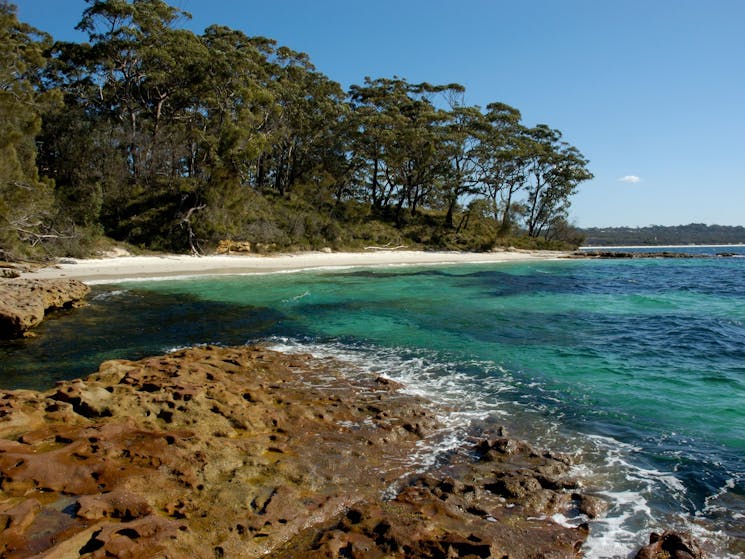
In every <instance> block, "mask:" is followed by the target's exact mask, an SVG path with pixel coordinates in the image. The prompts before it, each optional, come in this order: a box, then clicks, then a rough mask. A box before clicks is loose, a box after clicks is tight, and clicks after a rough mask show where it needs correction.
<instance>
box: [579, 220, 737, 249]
mask: <svg viewBox="0 0 745 559" xmlns="http://www.w3.org/2000/svg"><path fill="white" fill-rule="evenodd" d="M581 233H582V234H583V235H584V237H585V241H584V244H586V245H587V246H624V245H626V246H628V245H632V246H636V245H640V246H659V245H728V244H729V245H736V244H741V243H745V227H742V226H728V225H705V224H703V223H690V224H688V225H675V226H662V225H650V226H648V227H602V228H599V227H594V228H588V229H582V230H581Z"/></svg>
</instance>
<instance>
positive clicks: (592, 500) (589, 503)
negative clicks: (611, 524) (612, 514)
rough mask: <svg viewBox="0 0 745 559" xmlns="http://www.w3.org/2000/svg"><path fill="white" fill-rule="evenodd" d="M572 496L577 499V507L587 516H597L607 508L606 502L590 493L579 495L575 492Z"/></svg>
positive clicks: (601, 514) (602, 513)
mask: <svg viewBox="0 0 745 559" xmlns="http://www.w3.org/2000/svg"><path fill="white" fill-rule="evenodd" d="M572 498H573V499H575V500H576V501H577V509H578V510H579V512H580V513H582V514H584V515H585V516H587V518H590V519H593V518H599V517H601V516H603V515H604V514H605V512H606V511H607V510H608V502H607V501H605V500H604V499H601V498H600V497H594V496H592V495H580V494H579V493H575V494H574V495H572Z"/></svg>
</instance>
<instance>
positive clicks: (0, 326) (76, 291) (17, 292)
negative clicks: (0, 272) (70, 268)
mask: <svg viewBox="0 0 745 559" xmlns="http://www.w3.org/2000/svg"><path fill="white" fill-rule="evenodd" d="M89 291H90V288H89V287H88V286H87V285H85V284H84V283H82V282H80V281H77V280H74V279H55V280H52V279H47V280H43V279H0V337H2V338H12V337H17V336H21V335H23V334H24V332H26V331H28V330H30V329H31V328H33V327H34V326H36V325H37V324H39V323H40V322H41V321H42V320H44V314H45V313H46V311H48V310H50V309H55V308H63V307H69V306H74V305H76V304H78V302H79V301H81V300H82V299H83V298H85V296H86V295H87V294H88V293H89Z"/></svg>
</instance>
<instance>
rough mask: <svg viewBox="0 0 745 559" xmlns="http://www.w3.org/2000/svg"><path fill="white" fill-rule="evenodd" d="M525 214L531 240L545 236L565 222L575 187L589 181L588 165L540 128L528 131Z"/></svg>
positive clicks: (552, 133) (558, 138)
mask: <svg viewBox="0 0 745 559" xmlns="http://www.w3.org/2000/svg"><path fill="white" fill-rule="evenodd" d="M527 137H528V139H529V141H530V143H529V158H528V161H529V163H528V182H527V184H526V192H527V201H526V206H527V212H526V216H525V225H526V228H527V230H528V235H529V236H530V237H539V236H545V235H546V233H547V231H548V230H549V229H550V228H551V226H552V225H556V224H558V223H559V220H564V221H565V220H566V218H567V215H568V210H569V206H570V204H571V201H570V197H571V196H572V194H574V193H575V192H576V190H577V186H578V185H579V184H580V183H581V182H582V181H585V180H589V179H591V178H592V176H593V175H592V173H590V171H589V170H588V169H587V163H588V161H587V160H586V159H585V158H584V157H583V156H582V154H581V153H580V152H579V151H578V150H577V148H575V147H573V146H571V145H569V144H568V143H566V142H564V141H562V140H561V132H559V131H558V130H555V129H552V128H549V127H548V126H546V125H545V124H539V125H538V126H536V127H535V128H531V129H530V130H528V133H527Z"/></svg>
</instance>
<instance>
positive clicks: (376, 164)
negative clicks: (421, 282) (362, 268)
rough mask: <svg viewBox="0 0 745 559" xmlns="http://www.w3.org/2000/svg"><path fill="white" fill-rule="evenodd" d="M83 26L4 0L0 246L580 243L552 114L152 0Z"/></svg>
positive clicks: (564, 152) (580, 160)
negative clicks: (380, 72) (547, 121)
mask: <svg viewBox="0 0 745 559" xmlns="http://www.w3.org/2000/svg"><path fill="white" fill-rule="evenodd" d="M86 1H87V4H88V7H87V8H86V9H85V10H84V12H83V14H82V15H81V20H80V23H79V24H78V26H77V29H79V30H81V31H83V32H85V33H87V34H88V37H89V40H88V42H86V43H69V42H55V41H54V39H53V38H52V37H51V36H49V35H48V34H46V33H44V32H42V31H39V30H36V29H34V28H32V27H30V26H29V25H27V24H25V23H23V22H20V21H19V20H18V18H17V15H16V8H15V6H14V5H13V4H11V3H9V2H7V1H0V156H1V158H0V251H2V253H1V254H0V257H3V258H6V259H8V258H18V257H45V256H61V255H69V256H84V255H88V254H91V253H92V252H93V251H95V250H96V248H97V247H100V246H101V242H102V239H114V240H116V241H121V242H126V243H129V244H131V245H133V246H135V247H140V248H142V249H151V250H165V251H177V252H194V253H201V252H204V251H210V250H213V249H214V247H215V246H216V245H217V243H218V242H220V241H222V240H234V241H248V242H250V243H251V244H252V245H253V248H254V249H256V250H260V251H270V250H287V249H317V248H321V247H331V248H337V249H338V248H358V247H363V246H367V245H377V246H383V245H401V244H405V245H408V246H415V247H428V248H450V249H470V250H488V249H490V248H492V247H493V246H495V245H499V244H505V245H507V244H512V245H515V246H531V247H551V246H557V245H556V243H561V242H568V243H570V244H577V243H579V242H580V241H581V237H580V236H578V234H577V232H576V231H575V230H574V229H573V228H572V227H570V226H569V224H568V210H569V206H570V202H571V197H572V195H573V194H574V193H575V192H576V190H577V187H578V185H579V184H580V183H582V182H583V181H586V180H588V179H590V178H592V174H591V173H590V171H589V170H588V168H587V165H588V161H587V160H586V159H585V158H584V157H583V155H582V154H581V153H580V152H579V151H578V150H577V149H576V148H575V147H573V146H571V145H569V144H568V143H567V142H565V141H563V140H562V134H561V132H559V131H558V130H556V129H553V128H551V127H549V126H547V125H544V124H539V125H536V126H527V125H525V124H523V123H522V118H521V115H520V112H519V111H518V110H517V109H515V108H513V107H511V106H508V105H506V104H503V103H499V102H494V103H492V104H489V105H487V106H486V107H485V108H481V107H477V106H468V105H466V104H465V103H464V93H465V92H464V88H463V87H462V86H461V85H459V84H445V85H433V84H428V83H419V84H414V83H409V82H408V81H407V80H406V79H404V78H399V77H393V78H376V79H371V78H365V80H364V83H363V84H361V85H352V86H351V87H350V88H349V90H348V91H344V90H342V88H341V86H340V85H339V84H338V83H336V82H334V81H332V80H331V79H330V78H328V77H327V76H325V75H324V74H322V73H321V72H319V71H317V70H316V69H315V68H314V66H313V65H312V64H311V62H310V60H309V59H308V57H307V55H305V54H302V53H299V52H295V51H293V50H291V49H289V48H287V47H284V46H278V45H277V44H276V42H275V41H273V40H271V39H268V38H264V37H249V36H246V35H245V34H244V33H242V32H241V31H238V30H235V29H231V28H228V27H224V26H219V25H213V26H210V27H208V28H207V29H205V30H204V32H203V33H202V34H199V35H198V34H195V33H193V32H192V31H190V30H187V29H185V28H183V27H180V26H179V24H182V23H183V22H185V21H187V20H188V18H189V15H188V14H187V13H185V12H183V11H181V10H179V9H177V8H175V7H172V6H170V5H168V4H166V3H165V2H163V1H161V0H86Z"/></svg>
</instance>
